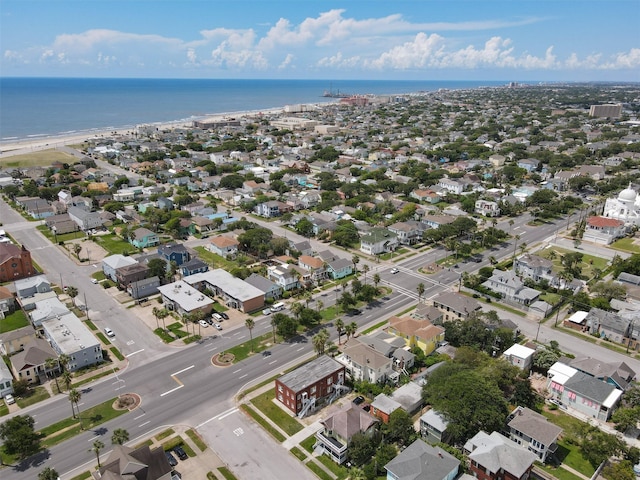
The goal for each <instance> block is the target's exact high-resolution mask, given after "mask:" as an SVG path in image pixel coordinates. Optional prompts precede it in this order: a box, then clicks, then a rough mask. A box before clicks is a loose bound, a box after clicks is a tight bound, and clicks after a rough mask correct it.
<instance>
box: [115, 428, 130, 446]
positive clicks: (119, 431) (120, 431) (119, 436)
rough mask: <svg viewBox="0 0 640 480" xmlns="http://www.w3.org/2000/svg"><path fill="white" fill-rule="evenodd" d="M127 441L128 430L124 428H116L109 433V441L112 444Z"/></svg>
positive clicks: (122, 443) (121, 443)
mask: <svg viewBox="0 0 640 480" xmlns="http://www.w3.org/2000/svg"><path fill="white" fill-rule="evenodd" d="M128 441H129V432H127V431H126V430H125V429H124V428H116V429H115V430H114V431H113V435H111V443H112V444H113V445H124V444H125V443H126V442H128Z"/></svg>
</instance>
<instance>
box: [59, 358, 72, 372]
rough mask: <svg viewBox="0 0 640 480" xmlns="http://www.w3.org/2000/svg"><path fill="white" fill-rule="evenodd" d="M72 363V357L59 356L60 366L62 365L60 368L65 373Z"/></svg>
mask: <svg viewBox="0 0 640 480" xmlns="http://www.w3.org/2000/svg"><path fill="white" fill-rule="evenodd" d="M70 361H71V357H70V356H69V355H67V354H66V353H61V354H60V355H58V365H60V368H62V371H63V372H64V371H66V370H67V369H68V366H69V362H70Z"/></svg>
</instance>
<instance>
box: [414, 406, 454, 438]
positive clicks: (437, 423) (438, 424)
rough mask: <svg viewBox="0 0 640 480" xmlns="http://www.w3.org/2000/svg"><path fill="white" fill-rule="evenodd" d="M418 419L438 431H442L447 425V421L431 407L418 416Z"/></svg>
mask: <svg viewBox="0 0 640 480" xmlns="http://www.w3.org/2000/svg"><path fill="white" fill-rule="evenodd" d="M420 421H421V422H423V423H426V424H427V425H431V426H432V427H433V428H435V429H436V430H438V431H440V432H444V431H445V430H446V429H447V427H448V426H449V422H448V421H447V419H446V418H445V417H444V415H443V414H442V413H440V412H436V411H435V410H434V409H433V408H432V409H431V410H429V411H428V412H427V413H425V414H424V415H422V416H421V417H420Z"/></svg>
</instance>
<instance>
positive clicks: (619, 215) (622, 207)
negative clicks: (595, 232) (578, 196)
mask: <svg viewBox="0 0 640 480" xmlns="http://www.w3.org/2000/svg"><path fill="white" fill-rule="evenodd" d="M603 216H604V217H608V218H615V219H616V220H622V221H623V222H624V223H625V225H637V226H640V198H639V197H638V193H637V192H636V191H635V190H634V189H633V188H631V184H629V187H628V188H625V189H624V190H622V191H621V192H620V193H619V194H618V197H617V198H610V199H608V200H607V201H606V202H605V204H604V212H603Z"/></svg>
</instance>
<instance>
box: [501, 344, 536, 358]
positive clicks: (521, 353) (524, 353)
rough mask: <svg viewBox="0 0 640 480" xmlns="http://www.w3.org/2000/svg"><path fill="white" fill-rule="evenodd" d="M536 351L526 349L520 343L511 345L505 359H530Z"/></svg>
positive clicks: (505, 353)
mask: <svg viewBox="0 0 640 480" xmlns="http://www.w3.org/2000/svg"><path fill="white" fill-rule="evenodd" d="M535 352H536V351H535V350H534V349H533V348H529V347H525V346H524V345H520V344H519V343H514V344H513V345H511V346H510V347H509V348H508V349H507V350H506V351H505V352H504V355H505V357H511V356H513V357H518V358H529V357H531V356H532V355H533V354H534V353H535Z"/></svg>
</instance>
